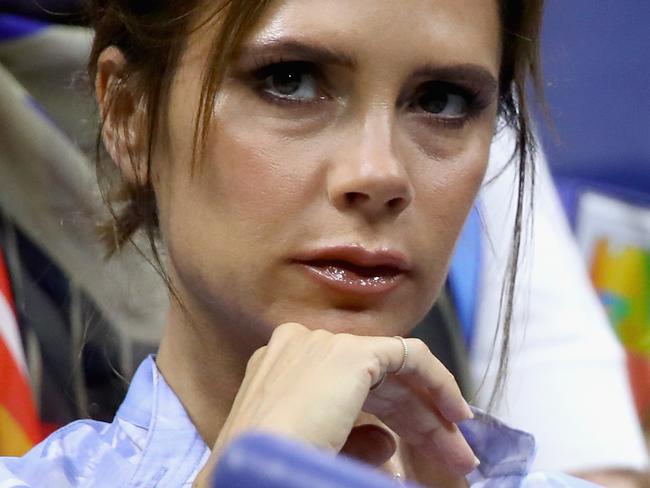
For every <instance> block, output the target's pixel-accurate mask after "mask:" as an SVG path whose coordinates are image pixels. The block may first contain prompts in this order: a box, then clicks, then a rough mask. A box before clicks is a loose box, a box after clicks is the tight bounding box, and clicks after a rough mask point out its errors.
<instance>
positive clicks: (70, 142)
mask: <svg viewBox="0 0 650 488" xmlns="http://www.w3.org/2000/svg"><path fill="white" fill-rule="evenodd" d="M547 4H548V7H547V13H546V23H545V27H544V36H543V61H544V77H545V85H544V88H545V94H546V99H547V104H548V111H549V113H550V123H549V120H546V119H545V117H544V115H543V114H541V113H538V114H537V129H538V133H539V136H540V138H541V141H542V143H543V148H544V151H545V153H546V155H547V157H548V161H549V164H550V167H551V171H552V174H553V178H554V181H555V183H556V186H557V188H558V191H559V193H560V196H561V198H562V202H563V204H564V208H565V211H566V213H567V216H568V217H569V220H570V223H571V226H572V229H573V231H574V233H575V237H576V239H577V241H578V243H579V246H580V249H581V251H582V257H583V259H584V261H585V263H586V264H587V266H588V269H589V272H590V276H591V278H592V282H593V286H594V287H595V288H596V290H597V291H598V294H599V296H600V298H601V300H602V304H603V306H604V307H605V308H606V310H607V313H608V316H609V318H610V321H611V327H612V330H613V331H614V332H615V334H616V336H617V337H618V339H619V340H620V341H621V343H622V344H623V346H624V347H625V350H626V353H627V358H628V359H627V363H628V371H629V381H630V384H631V385H632V389H633V392H634V400H635V403H636V408H637V412H638V415H639V418H640V420H641V422H642V423H643V424H644V426H645V429H646V432H650V102H649V100H650V64H649V62H648V61H649V57H648V52H649V51H650V36H649V35H648V27H647V26H648V24H650V3H648V2H643V1H641V0H639V1H634V0H629V1H623V2H622V1H620V0H603V1H598V2H594V1H593V0H572V2H570V3H568V2H562V1H560V0H549V1H548V2H547ZM91 39H92V33H91V32H90V31H89V30H88V29H87V28H86V27H84V26H83V15H81V13H80V11H79V7H78V2H77V1H76V0H39V2H38V5H36V4H35V3H33V2H31V1H29V0H0V455H12V454H21V453H23V452H25V451H26V450H27V449H29V447H30V446H32V445H33V444H34V443H36V442H38V441H39V440H40V439H42V438H43V436H44V435H46V434H47V433H49V432H50V431H51V430H52V429H55V428H57V427H59V426H61V425H63V424H65V423H67V422H69V421H71V420H73V419H76V418H80V417H93V418H96V419H101V420H110V419H111V418H112V416H113V414H114V410H115V408H116V407H117V405H119V403H120V402H121V399H122V396H123V394H124V392H125V391H126V387H127V381H126V378H130V376H131V375H132V373H133V371H134V368H135V366H137V364H138V363H139V361H140V360H141V359H142V358H143V357H144V356H145V355H146V354H148V353H151V352H153V351H155V349H156V345H157V341H158V338H159V335H160V329H159V325H158V324H161V323H162V317H163V316H164V313H165V307H166V305H165V300H166V299H165V293H164V288H163V287H162V285H161V284H160V282H159V280H158V278H157V276H156V274H155V272H154V271H153V270H152V269H150V267H149V266H148V265H147V264H146V263H145V262H144V261H143V260H142V258H141V257H140V256H139V255H138V254H137V253H136V252H134V251H132V250H131V251H128V250H127V251H126V252H124V253H123V254H122V255H120V258H119V259H113V260H111V261H108V262H105V261H104V260H103V259H102V256H103V250H102V248H101V246H100V244H99V243H98V242H97V240H96V239H95V235H94V233H93V230H94V229H95V228H96V225H97V224H98V223H99V222H101V221H103V220H105V219H106V217H107V215H106V211H105V210H104V207H103V203H102V201H101V197H100V196H99V194H98V190H97V189H96V183H95V174H94V167H93V161H94V154H95V149H96V142H97V141H96V121H97V113H96V110H95V104H94V101H93V99H92V96H91V91H90V88H89V86H88V81H87V80H86V79H85V77H84V74H83V73H84V70H85V66H84V63H85V60H86V58H87V55H88V51H89V47H90V43H91ZM558 279H562V277H558ZM143 290H146V292H143ZM603 395H607V392H603Z"/></svg>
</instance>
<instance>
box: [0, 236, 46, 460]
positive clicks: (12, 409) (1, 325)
mask: <svg viewBox="0 0 650 488" xmlns="http://www.w3.org/2000/svg"><path fill="white" fill-rule="evenodd" d="M41 438H42V429H41V425H40V421H39V419H38V415H37V413H36V408H35V406H34V400H33V398H32V392H31V390H30V388H29V383H28V377H27V367H26V365H25V358H24V355H23V349H22V344H21V340H20V334H19V331H18V323H17V321H16V314H15V309H14V305H13V299H12V294H11V287H10V286H9V273H8V272H7V268H6V266H5V261H4V256H3V253H2V249H1V248H0V456H20V455H22V454H24V453H25V452H27V451H28V450H29V449H30V448H31V447H32V446H33V445H34V444H36V443H38V442H39V441H40V440H41Z"/></svg>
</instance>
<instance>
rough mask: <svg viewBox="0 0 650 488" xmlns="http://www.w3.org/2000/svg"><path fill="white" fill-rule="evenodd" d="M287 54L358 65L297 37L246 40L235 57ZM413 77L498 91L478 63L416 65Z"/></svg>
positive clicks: (347, 55) (348, 56) (350, 58)
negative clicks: (462, 83) (417, 66)
mask: <svg viewBox="0 0 650 488" xmlns="http://www.w3.org/2000/svg"><path fill="white" fill-rule="evenodd" d="M265 56H278V57H282V56H286V57H296V58H299V59H307V60H309V61H312V62H314V63H317V64H326V65H334V66H342V67H347V68H356V67H357V66H358V62H357V60H356V58H355V57H354V56H353V55H352V54H350V53H347V52H344V51H340V50H336V49H332V48H330V47H328V46H324V45H322V44H318V43H313V42H310V43H306V42H304V41H301V40H299V39H296V38H291V37H289V38H270V39H262V40H260V41H255V42H252V43H248V44H243V45H242V46H240V48H239V49H238V50H237V53H236V56H235V57H236V58H240V59H241V58H246V57H253V58H255V57H265ZM410 78H430V79H443V80H449V81H464V82H466V83H470V84H471V85H472V86H476V87H477V88H481V89H482V90H484V91H486V92H488V93H492V92H495V91H497V89H498V87H499V82H498V81H497V79H496V78H495V77H494V75H492V73H490V71H489V70H488V69H487V68H485V67H483V66H481V65H480V64H476V63H461V64H441V65H436V64H425V65H423V66H420V67H419V68H417V69H416V70H415V71H414V72H413V73H412V74H411V75H410Z"/></svg>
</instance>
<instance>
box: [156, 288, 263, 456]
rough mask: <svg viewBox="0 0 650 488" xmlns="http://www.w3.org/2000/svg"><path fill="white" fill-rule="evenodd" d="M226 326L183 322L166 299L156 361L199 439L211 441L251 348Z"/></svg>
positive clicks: (222, 421)
mask: <svg viewBox="0 0 650 488" xmlns="http://www.w3.org/2000/svg"><path fill="white" fill-rule="evenodd" d="M229 329H230V330H231V329H232V328H225V327H219V326H218V325H217V324H209V323H207V321H202V320H196V317H193V320H192V323H188V321H187V320H186V319H185V316H184V313H183V311H182V310H180V308H179V306H178V305H177V304H176V303H175V302H174V300H172V305H171V306H170V311H169V314H168V316H167V320H166V324H165V333H164V335H163V338H162V341H161V343H160V348H159V350H158V355H157V357H156V365H157V366H158V369H159V370H160V372H161V373H162V375H163V377H164V378H165V381H166V382H167V384H168V385H169V386H170V387H171V389H172V390H173V391H174V393H175V394H176V395H177V396H178V398H179V399H180V401H181V403H182V404H183V406H184V407H185V409H186V410H187V412H188V414H189V416H190V418H191V419H192V422H193V423H194V425H195V426H196V428H197V430H198V432H199V434H200V435H201V437H202V438H203V440H204V441H205V443H206V444H207V445H208V446H210V447H212V446H213V445H214V443H215V441H216V439H217V436H218V435H219V432H220V431H221V428H222V426H223V424H224V423H225V421H226V418H227V417H228V414H229V413H230V410H231V408H232V404H233V401H234V399H235V396H236V394H237V391H238V390H239V387H240V385H241V382H242V380H243V378H244V373H245V370H246V364H247V362H248V359H249V357H250V355H251V354H252V352H253V351H252V350H246V349H244V348H242V344H243V342H242V341H241V339H237V338H236V337H232V336H231V335H229V334H228V331H229Z"/></svg>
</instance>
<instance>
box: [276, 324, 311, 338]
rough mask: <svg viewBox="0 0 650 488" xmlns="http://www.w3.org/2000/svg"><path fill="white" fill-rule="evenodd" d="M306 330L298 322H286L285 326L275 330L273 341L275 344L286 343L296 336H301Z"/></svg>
mask: <svg viewBox="0 0 650 488" xmlns="http://www.w3.org/2000/svg"><path fill="white" fill-rule="evenodd" d="M305 329H306V328H305V326H304V325H301V324H299V323H297V322H285V323H283V324H280V325H278V326H277V327H276V328H275V330H274V331H273V334H272V335H271V341H274V342H278V341H279V342H284V341H287V340H289V339H291V338H292V337H294V336H295V335H297V334H299V333H300V332H302V331H304V330H305Z"/></svg>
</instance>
